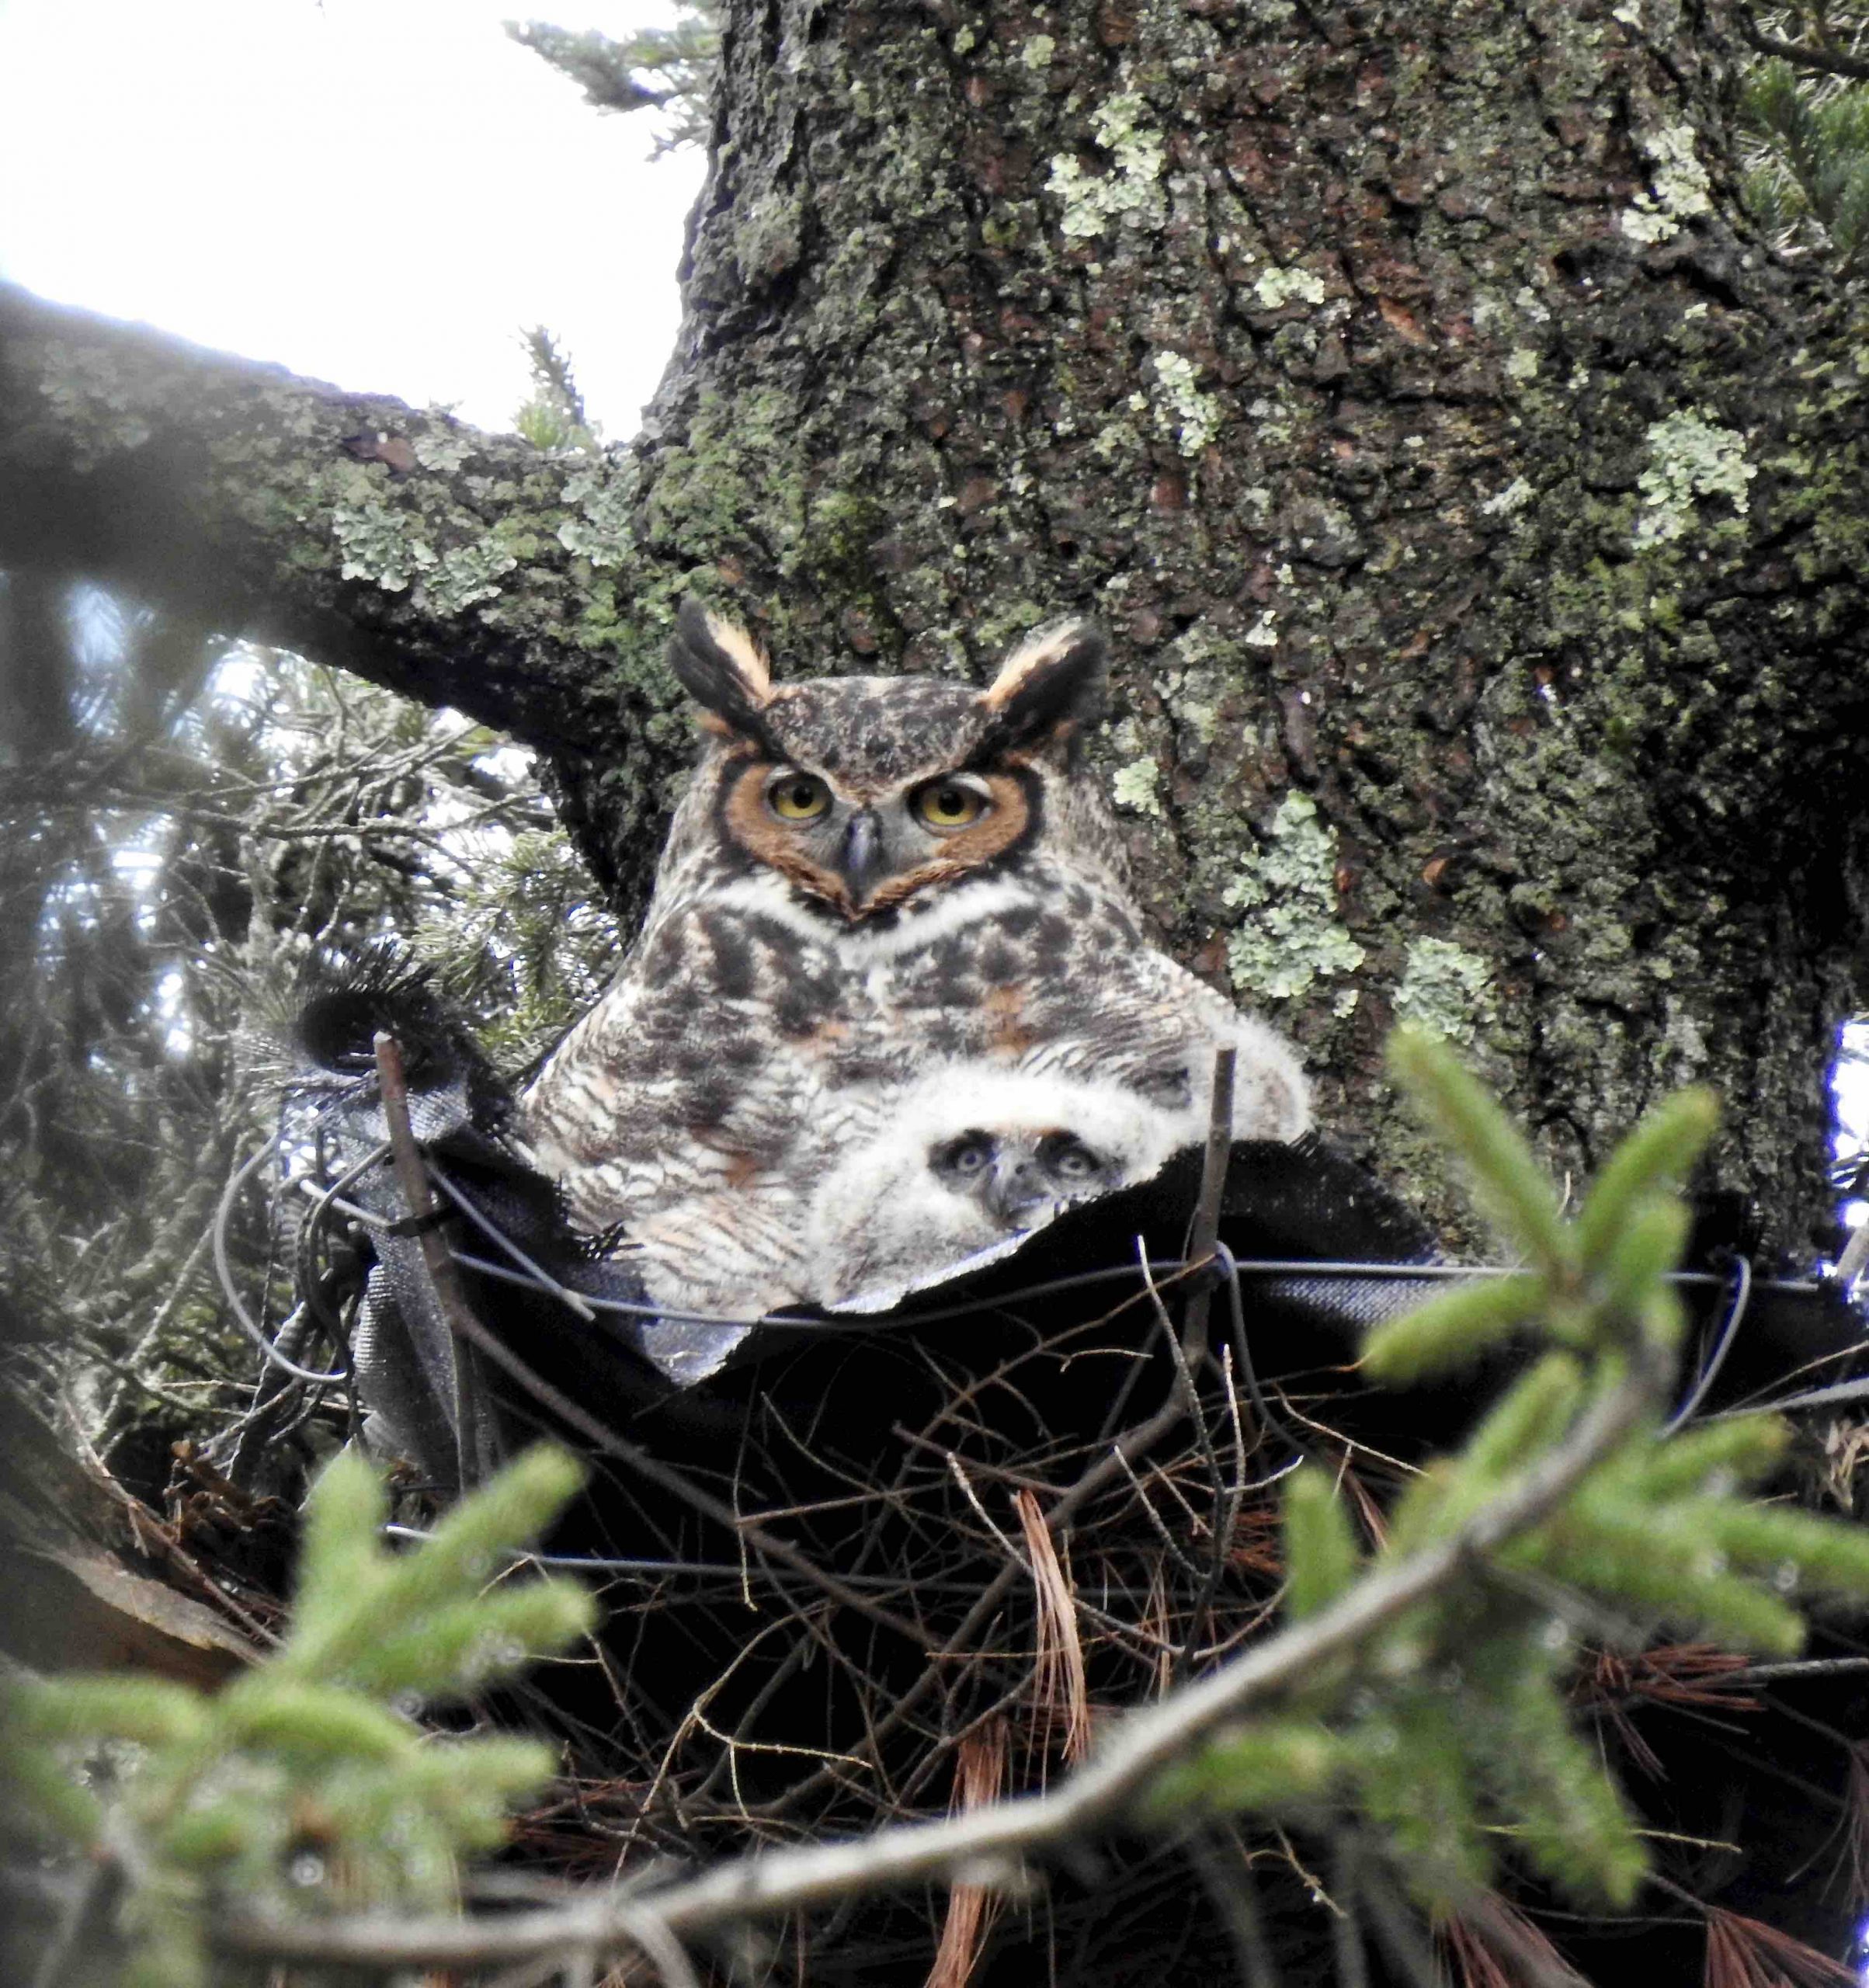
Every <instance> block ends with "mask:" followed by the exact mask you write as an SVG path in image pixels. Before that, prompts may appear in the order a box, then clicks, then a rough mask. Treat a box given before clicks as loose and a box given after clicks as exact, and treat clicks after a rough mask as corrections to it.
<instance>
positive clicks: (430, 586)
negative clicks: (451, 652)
mask: <svg viewBox="0 0 1869 1988" xmlns="http://www.w3.org/2000/svg"><path fill="white" fill-rule="evenodd" d="M517 565H519V561H518V560H517V559H516V558H515V557H514V556H513V554H512V553H510V552H509V551H507V550H506V548H505V547H504V546H503V545H502V544H500V542H499V540H498V539H496V538H492V537H488V538H483V539H480V540H477V541H476V542H475V543H474V544H472V545H457V546H456V547H453V549H452V550H451V551H447V552H444V553H443V554H442V555H441V558H440V561H439V563H438V564H437V565H436V567H435V568H434V570H433V572H430V573H427V574H425V575H423V577H422V580H421V582H419V585H418V586H417V588H416V597H417V599H418V600H419V603H421V605H422V606H424V607H426V608H428V609H430V610H433V612H434V613H437V614H459V613H461V612H462V610H464V609H466V608H469V607H471V606H474V603H476V602H477V601H482V600H492V598H493V596H495V594H497V593H499V590H500V589H499V582H500V580H501V579H502V577H503V576H504V575H506V574H508V573H510V572H512V570H513V568H515V567H516V566H517Z"/></svg>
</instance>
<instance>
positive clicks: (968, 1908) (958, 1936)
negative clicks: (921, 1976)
mask: <svg viewBox="0 0 1869 1988" xmlns="http://www.w3.org/2000/svg"><path fill="white" fill-rule="evenodd" d="M1007 1753H1008V1746H1007V1727H1006V1720H1005V1719H1004V1718H1003V1717H1001V1716H998V1715H995V1717H993V1718H992V1719H985V1720H983V1721H982V1722H981V1724H979V1725H978V1726H976V1727H974V1729H973V1731H972V1732H971V1733H968V1734H967V1735H966V1736H965V1737H964V1738H963V1740H961V1744H960V1746H959V1748H958V1750H957V1752H956V1753H955V1755H954V1800H953V1802H951V1803H950V1805H949V1806H950V1812H953V1813H961V1812H965V1811H967V1810H968V1809H984V1808H985V1806H987V1804H988V1802H997V1801H998V1800H999V1798H1000V1796H1001V1795H1003V1794H1004V1793H1005V1792H1006V1757H1007ZM998 1917H999V1892H998V1891H997V1890H994V1889H988V1887H987V1886H986V1885H952V1886H950V1888H949V1890H948V1894H947V1917H946V1918H945V1919H944V1920H943V1921H942V1923H941V1943H940V1945H939V1946H938V1947H937V1948H936V1949H935V1957H934V1965H933V1967H931V1968H930V1969H929V1971H928V1981H927V1988H967V1983H968V1979H969V1978H970V1977H971V1975H972V1973H973V1971H974V1969H975V1968H976V1967H977V1966H978V1965H979V1962H980V1956H981V1954H983V1953H984V1952H985V1951H986V1936H987V1934H988V1933H989V1932H991V1931H992V1926H993V1921H994V1920H995V1919H996V1918H998ZM802 1978H803V1977H802V1976H801V1979H802Z"/></svg>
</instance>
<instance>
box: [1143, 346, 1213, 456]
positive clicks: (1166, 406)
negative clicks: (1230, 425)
mask: <svg viewBox="0 0 1869 1988" xmlns="http://www.w3.org/2000/svg"><path fill="white" fill-rule="evenodd" d="M1195 378H1196V374H1195V370H1194V364H1193V360H1190V359H1187V358H1185V357H1184V356H1183V355H1182V354H1181V353H1178V352H1159V353H1156V354H1155V379H1156V381H1157V383H1158V384H1159V386H1160V388H1161V390H1162V401H1161V404H1160V405H1159V407H1158V408H1157V410H1156V412H1157V413H1158V415H1159V417H1160V418H1161V419H1162V425H1163V426H1165V427H1166V429H1168V430H1169V433H1171V434H1172V435H1173V436H1174V438H1175V446H1176V447H1177V448H1178V449H1179V450H1180V451H1181V453H1182V454H1183V455H1184V456H1187V457H1195V456H1198V455H1200V454H1201V452H1202V451H1203V450H1204V449H1205V448H1206V447H1207V444H1208V443H1210V442H1211V441H1212V440H1213V439H1214V436H1216V435H1217V434H1218V433H1219V432H1220V423H1221V408H1220V403H1219V401H1218V400H1216V399H1215V398H1214V396H1213V395H1212V394H1204V393H1203V392H1202V391H1200V388H1198V387H1197V386H1196V384H1194V381H1195Z"/></svg>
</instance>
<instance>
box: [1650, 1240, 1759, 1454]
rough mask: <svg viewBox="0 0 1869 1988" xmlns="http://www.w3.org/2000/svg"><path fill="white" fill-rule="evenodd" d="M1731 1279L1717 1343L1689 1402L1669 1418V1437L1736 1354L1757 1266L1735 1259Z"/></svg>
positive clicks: (1666, 1427)
mask: <svg viewBox="0 0 1869 1988" xmlns="http://www.w3.org/2000/svg"><path fill="white" fill-rule="evenodd" d="M1731 1277H1732V1296H1731V1297H1730V1298H1728V1301H1727V1305H1726V1315H1725V1318H1724V1319H1721V1322H1720V1329H1719V1331H1718V1333H1715V1334H1714V1342H1713V1344H1712V1346H1711V1348H1710V1349H1709V1350H1708V1352H1707V1357H1706V1358H1705V1359H1704V1360H1703V1361H1701V1371H1700V1373H1699V1375H1697V1377H1696V1378H1695V1381H1694V1385H1693V1386H1692V1387H1691V1388H1689V1389H1688V1391H1687V1399H1686V1400H1684V1401H1683V1402H1682V1403H1681V1405H1680V1407H1679V1408H1677V1409H1676V1410H1675V1411H1674V1413H1673V1414H1672V1415H1671V1416H1669V1418H1668V1420H1667V1422H1666V1425H1665V1433H1666V1434H1669V1435H1673V1433H1674V1432H1675V1430H1677V1429H1678V1428H1680V1426H1681V1424H1682V1423H1683V1422H1685V1421H1687V1420H1688V1418H1689V1417H1690V1416H1692V1415H1693V1413H1694V1411H1695V1410H1696V1409H1697V1408H1698V1407H1699V1406H1700V1405H1701V1402H1704V1400H1705V1399H1707V1395H1708V1394H1709V1393H1710V1392H1711V1391H1712V1388H1713V1384H1714V1382H1715V1381H1717V1380H1718V1378H1720V1369H1721V1368H1722V1367H1724V1366H1725V1364H1726V1356H1727V1354H1729V1353H1730V1352H1732V1349H1733V1342H1734V1340H1736V1339H1737V1338H1738V1337H1739V1328H1740V1326H1742V1324H1743V1323H1744V1322H1745V1320H1746V1309H1747V1307H1748V1306H1749V1305H1750V1304H1751V1303H1752V1297H1753V1267H1752V1262H1751V1260H1750V1258H1749V1257H1746V1256H1735V1257H1734V1258H1733V1260H1732V1270H1731Z"/></svg>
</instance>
